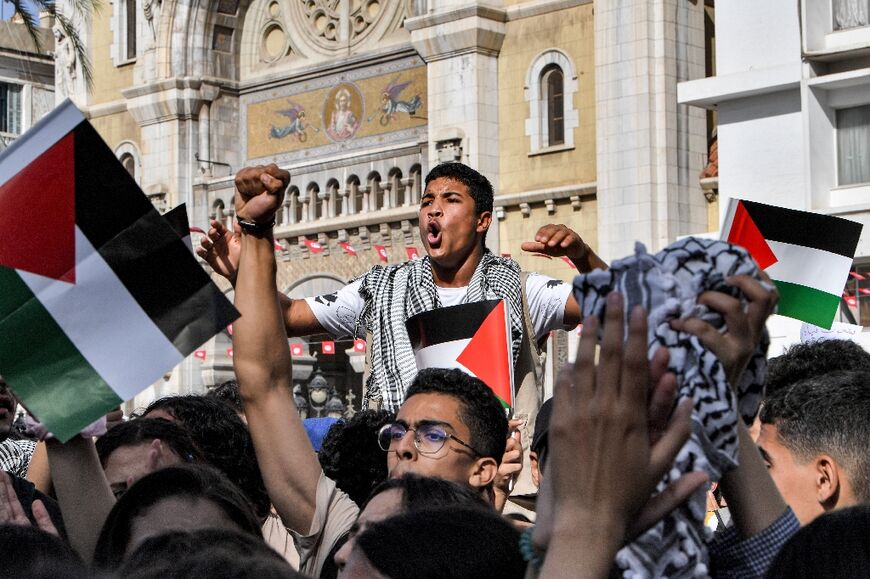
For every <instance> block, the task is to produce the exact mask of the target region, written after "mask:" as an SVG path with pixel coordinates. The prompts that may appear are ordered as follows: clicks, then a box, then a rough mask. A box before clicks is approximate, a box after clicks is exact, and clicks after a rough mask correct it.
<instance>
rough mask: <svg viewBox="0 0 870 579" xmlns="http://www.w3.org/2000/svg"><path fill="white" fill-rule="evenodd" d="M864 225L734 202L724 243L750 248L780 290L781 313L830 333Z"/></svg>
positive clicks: (828, 216) (724, 233) (747, 202)
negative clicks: (828, 330)
mask: <svg viewBox="0 0 870 579" xmlns="http://www.w3.org/2000/svg"><path fill="white" fill-rule="evenodd" d="M862 228H863V225H861V224H860V223H856V222H854V221H849V220H848V219H842V218H840V217H834V216H831V215H822V214H819V213H810V212H807V211H797V210H794V209H786V208H784V207H776V206H773V205H765V204H763V203H756V202H754V201H745V200H740V199H731V201H730V204H729V206H728V212H727V214H726V218H725V222H724V224H723V226H722V239H724V240H726V241H728V242H729V243H734V244H736V245H740V246H743V247H744V248H746V249H747V250H748V251H749V253H750V255H752V257H753V259H755V261H756V263H758V266H759V267H760V268H761V269H763V270H764V271H765V273H767V275H769V276H770V278H771V279H772V280H773V281H774V283H775V284H776V287H777V289H778V290H779V310H778V312H777V313H779V314H780V315H783V316H788V317H791V318H796V319H798V320H802V321H804V322H808V323H810V324H814V325H816V326H820V327H822V328H826V329H830V328H831V324H833V322H834V317H835V316H836V314H837V307H838V306H839V303H840V295H841V294H842V291H843V286H844V285H845V284H846V280H847V279H848V276H849V270H850V269H851V268H852V260H853V258H854V257H855V249H856V248H857V247H858V239H859V238H860V237H861V230H862Z"/></svg>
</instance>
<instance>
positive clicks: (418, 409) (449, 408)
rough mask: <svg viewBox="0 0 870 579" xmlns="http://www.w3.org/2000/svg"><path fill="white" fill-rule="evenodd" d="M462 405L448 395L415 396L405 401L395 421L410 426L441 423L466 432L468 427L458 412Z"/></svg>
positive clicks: (432, 393)
mask: <svg viewBox="0 0 870 579" xmlns="http://www.w3.org/2000/svg"><path fill="white" fill-rule="evenodd" d="M461 410H462V403H461V402H460V401H459V400H458V399H457V398H454V397H453V396H450V395H449V394H438V393H434V392H426V393H424V394H415V395H413V396H411V397H410V398H408V399H407V400H405V403H404V404H402V406H401V407H400V408H399V412H398V413H397V414H396V420H402V421H404V422H407V423H408V424H409V425H410V426H412V427H413V426H414V425H416V424H419V423H420V422H427V421H428V422H443V423H445V424H447V425H449V426H451V427H453V429H454V430H456V431H460V430H465V431H466V432H467V431H468V427H467V426H466V425H465V423H464V422H463V421H462V417H461V416H460V412H461Z"/></svg>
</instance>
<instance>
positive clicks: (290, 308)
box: [196, 169, 324, 336]
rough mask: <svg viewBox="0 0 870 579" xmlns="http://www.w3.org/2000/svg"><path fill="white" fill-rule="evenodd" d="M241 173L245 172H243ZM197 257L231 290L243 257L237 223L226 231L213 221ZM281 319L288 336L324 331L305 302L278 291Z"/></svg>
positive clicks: (197, 252)
mask: <svg viewBox="0 0 870 579" xmlns="http://www.w3.org/2000/svg"><path fill="white" fill-rule="evenodd" d="M242 171H245V169H243V170H242ZM196 254H197V255H198V256H200V257H201V258H202V259H204V260H205V261H206V263H208V264H209V265H210V266H211V268H212V270H214V272H215V273H216V274H218V275H220V276H223V277H225V278H226V279H227V281H229V282H230V283H231V284H232V285H233V287H235V286H236V279H237V277H238V272H239V257H240V256H241V254H242V232H241V228H240V227H239V225H238V224H236V226H235V228H234V230H233V231H229V230H228V229H227V228H226V226H224V224H223V223H221V222H220V221H217V220H212V222H211V228H210V229H209V230H208V233H206V235H205V236H204V237H203V238H202V239H201V240H200V242H199V247H197V248H196ZM277 295H278V301H279V303H280V307H281V316H282V318H283V319H284V326H285V329H286V331H287V335H288V336H309V335H311V334H320V333H323V332H324V329H323V326H321V325H320V322H318V321H317V318H316V317H315V315H314V313H313V312H312V311H311V308H310V307H308V303H306V301H305V300H294V299H291V298H289V297H287V296H286V295H284V294H283V293H281V292H280V291H279V292H277Z"/></svg>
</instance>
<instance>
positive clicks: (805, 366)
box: [766, 340, 870, 396]
mask: <svg viewBox="0 0 870 579" xmlns="http://www.w3.org/2000/svg"><path fill="white" fill-rule="evenodd" d="M837 370H861V371H862V372H870V353H868V352H867V351H866V350H865V349H864V348H862V347H861V346H860V345H859V344H856V343H855V342H853V341H851V340H819V341H816V342H808V343H806V344H795V345H794V346H791V347H790V348H788V349H787V350H786V351H785V352H784V353H783V354H782V355H781V356H777V357H776V358H771V360H770V362H769V363H768V365H767V385H766V391H767V396H770V395H772V394H773V393H774V392H776V391H777V390H782V389H783V388H786V387H788V386H791V385H792V384H794V383H795V382H798V381H800V380H803V379H805V378H809V377H811V376H817V375H819V374H828V373H830V372H835V371H837Z"/></svg>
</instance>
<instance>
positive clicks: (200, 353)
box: [193, 350, 206, 362]
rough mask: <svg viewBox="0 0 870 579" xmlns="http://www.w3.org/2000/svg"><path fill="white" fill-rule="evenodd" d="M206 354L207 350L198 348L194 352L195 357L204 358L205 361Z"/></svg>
mask: <svg viewBox="0 0 870 579" xmlns="http://www.w3.org/2000/svg"><path fill="white" fill-rule="evenodd" d="M205 356H206V352H205V350H197V351H195V352H194V353H193V357H194V358H198V359H200V360H202V361H203V362H205Z"/></svg>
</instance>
